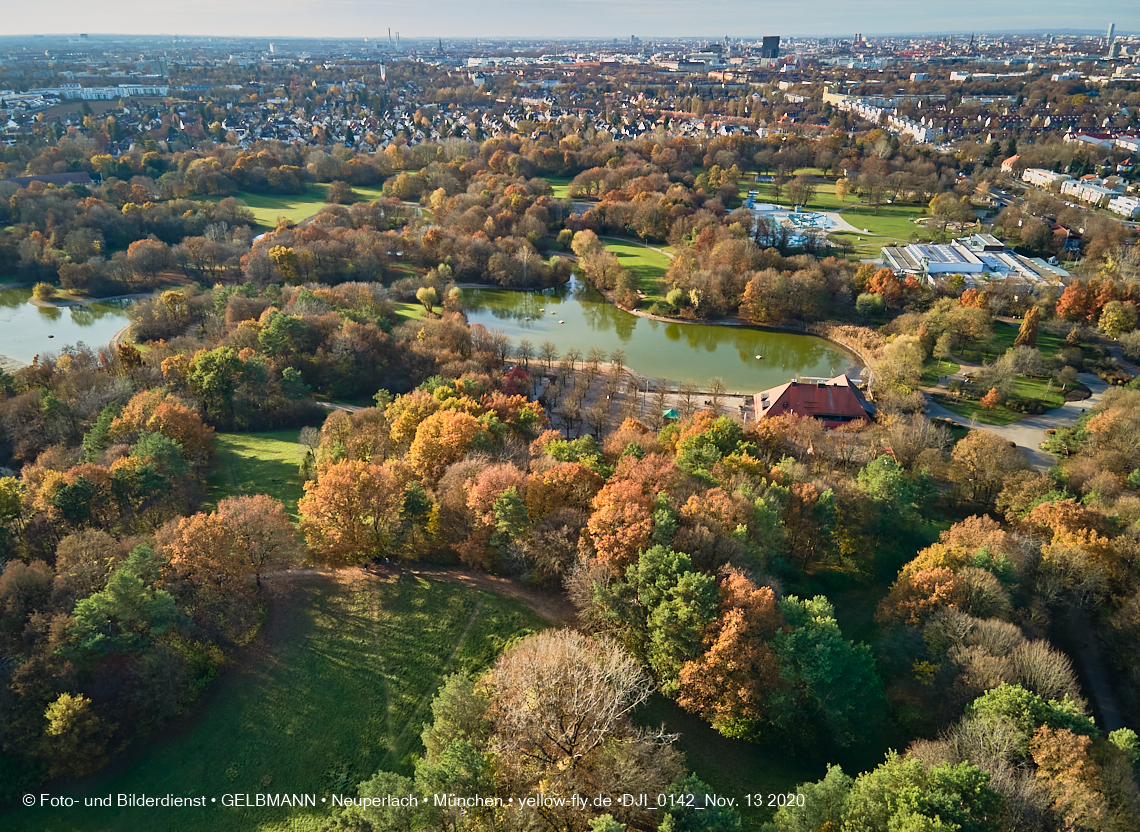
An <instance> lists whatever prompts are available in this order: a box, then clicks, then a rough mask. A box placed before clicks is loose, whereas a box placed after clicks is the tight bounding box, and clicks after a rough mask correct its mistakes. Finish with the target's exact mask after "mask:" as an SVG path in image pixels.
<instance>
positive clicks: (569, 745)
mask: <svg viewBox="0 0 1140 832" xmlns="http://www.w3.org/2000/svg"><path fill="white" fill-rule="evenodd" d="M486 687H487V690H488V692H489V693H490V698H491V706H490V709H489V714H490V716H491V719H492V721H493V730H492V737H491V743H490V745H491V749H492V751H493V752H494V754H495V757H496V759H497V768H498V771H499V773H500V784H501V787H504V788H506V790H507V791H510V792H511V793H514V794H527V793H530V792H531V791H533V790H536V789H540V788H541V789H542V790H544V791H548V792H551V793H559V794H571V793H573V792H578V793H580V794H585V793H587V792H588V793H590V794H601V795H614V796H617V795H620V794H621V793H624V792H627V791H629V790H630V789H631V788H633V789H635V791H636V792H637V793H647V794H652V793H658V792H663V791H665V789H666V788H667V787H668V784H669V783H671V782H672V781H673V780H674V779H675V778H676V777H677V776H678V775H679V774H680V771H681V767H680V758H679V755H678V753H677V752H676V751H675V750H674V749H673V748H672V747H670V745H669V744H668V738H666V737H663V736H661V735H660V734H655V733H652V732H644V731H642V730H640V729H638V728H637V727H636V726H635V725H634V723H633V720H632V715H633V712H634V711H635V710H636V709H637V708H638V707H639V706H640V705H641V704H643V703H644V702H645V701H646V700H647V699H648V698H649V695H650V694H651V693H652V691H653V685H652V683H651V682H650V680H649V678H648V677H647V676H646V675H645V673H644V671H642V670H641V667H640V666H639V664H638V662H637V660H636V659H634V658H633V657H632V656H630V655H629V654H628V653H626V652H625V651H624V650H622V649H621V648H620V647H619V646H618V645H616V644H614V643H612V642H607V641H600V642H599V641H595V640H593V639H591V638H589V637H588V636H584V635H581V634H579V633H577V632H574V631H572V630H561V631H547V632H545V633H541V634H539V635H534V636H530V637H528V638H526V639H524V640H523V641H521V642H519V643H518V644H517V645H516V646H514V647H513V648H511V649H510V650H508V651H507V652H506V653H505V654H503V656H502V657H500V658H499V660H498V661H497V662H496V663H495V666H494V667H493V668H492V670H491V672H490V673H489V674H488V676H487V678H486ZM504 781H505V782H504ZM612 805H614V806H616V805H619V801H618V800H614V801H613V804H612ZM612 811H614V812H615V814H616V816H617V818H618V819H619V821H621V822H631V821H634V822H637V823H638V827H639V828H643V827H642V826H641V824H644V823H646V822H647V821H649V817H648V815H649V814H650V813H647V812H644V811H641V812H640V813H638V810H636V809H633V810H629V809H621V810H619V809H616V808H615V809H613V810H612ZM654 814H655V813H654ZM540 819H541V823H542V824H543V825H544V826H545V827H546V828H547V829H550V830H552V832H553V830H557V829H562V830H571V829H573V830H577V829H581V828H582V825H583V820H584V819H583V818H582V816H581V815H580V814H579V813H577V812H576V811H573V810H557V809H554V807H551V810H548V811H543V812H539V813H538V817H537V818H536V820H540Z"/></svg>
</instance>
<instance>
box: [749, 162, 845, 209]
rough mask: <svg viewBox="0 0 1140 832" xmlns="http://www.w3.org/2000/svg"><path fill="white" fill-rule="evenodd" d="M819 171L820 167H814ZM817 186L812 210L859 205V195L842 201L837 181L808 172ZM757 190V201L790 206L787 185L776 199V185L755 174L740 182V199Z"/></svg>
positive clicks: (809, 205) (809, 207) (809, 206)
mask: <svg viewBox="0 0 1140 832" xmlns="http://www.w3.org/2000/svg"><path fill="white" fill-rule="evenodd" d="M814 170H816V171H818V169H814ZM808 175H809V177H810V178H811V179H812V181H813V182H814V184H815V186H816V192H815V196H814V197H813V198H812V200H811V202H809V203H808V204H807V208H808V210H811V211H838V210H839V209H840V208H846V207H847V206H849V205H858V204H859V197H857V196H856V195H855V194H848V195H847V197H846V198H845V199H843V200H842V201H841V200H840V199H839V197H837V196H836V195H835V181H834V180H831V179H825V178H823V176H821V175H818V173H817V174H816V175H812V174H811V173H810V172H809V173H808ZM749 191H756V201H757V202H768V203H771V204H773V205H783V206H786V207H788V206H790V202H789V201H788V192H787V188H786V187H785V188H784V189H783V190H782V191H781V193H780V199H779V200H777V199H776V193H775V192H776V186H775V185H771V184H769V183H766V182H756V178H755V177H754V176H749V177H747V178H746V179H743V180H741V182H740V199H741V202H743V201H744V200H746V199H748V192H749Z"/></svg>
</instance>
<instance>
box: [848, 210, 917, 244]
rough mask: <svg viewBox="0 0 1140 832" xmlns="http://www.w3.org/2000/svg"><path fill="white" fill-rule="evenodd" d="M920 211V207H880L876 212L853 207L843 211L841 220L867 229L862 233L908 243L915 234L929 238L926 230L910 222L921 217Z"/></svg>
mask: <svg viewBox="0 0 1140 832" xmlns="http://www.w3.org/2000/svg"><path fill="white" fill-rule="evenodd" d="M922 210H923V206H921V205H880V206H879V209H878V212H876V211H874V210H873V209H872V208H871V207H870V206H868V205H855V206H853V207H851V208H847V209H846V210H844V212H843V219H845V220H847V222H849V223H851V224H852V225H853V226H855V227H856V228H858V229H860V230H862V229H864V228H865V229H867V231H866V232H864V233H870V234H878V235H880V236H883V237H891V238H894V239H896V240H907V241H909V240H910V237H911V235H912V234H915V233H917V234H919V235H920V236H923V237H928V236H929V234H928V233H927V231H926V229H924V228H923V227H922V226H920V225H917V224H916V223H914V222H912V220H914V219H915V218H916V217H920V216H922ZM883 245H886V243H884V244H883Z"/></svg>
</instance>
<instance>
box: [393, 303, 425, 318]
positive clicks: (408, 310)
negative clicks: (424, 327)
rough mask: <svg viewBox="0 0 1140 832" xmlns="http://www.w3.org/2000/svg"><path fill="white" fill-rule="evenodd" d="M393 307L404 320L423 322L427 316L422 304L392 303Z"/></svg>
mask: <svg viewBox="0 0 1140 832" xmlns="http://www.w3.org/2000/svg"><path fill="white" fill-rule="evenodd" d="M393 306H395V307H396V312H397V313H398V314H399V315H400V316H401V317H402V318H404V320H423V319H424V317H425V316H426V315H427V310H426V309H424V305H423V304H422V303H394V304H393Z"/></svg>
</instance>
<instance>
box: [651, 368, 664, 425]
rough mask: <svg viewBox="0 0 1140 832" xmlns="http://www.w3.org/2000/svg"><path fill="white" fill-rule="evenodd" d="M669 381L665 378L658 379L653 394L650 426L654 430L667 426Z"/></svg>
mask: <svg viewBox="0 0 1140 832" xmlns="http://www.w3.org/2000/svg"><path fill="white" fill-rule="evenodd" d="M668 396H669V382H667V381H665V379H663V378H659V379H657V385H656V389H655V390H654V395H653V410H652V411H651V412H650V414H649V426H650V427H651V428H653V429H654V430H661V428H663V427H664V426H665V405H666V404H668V401H669V399H668Z"/></svg>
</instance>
